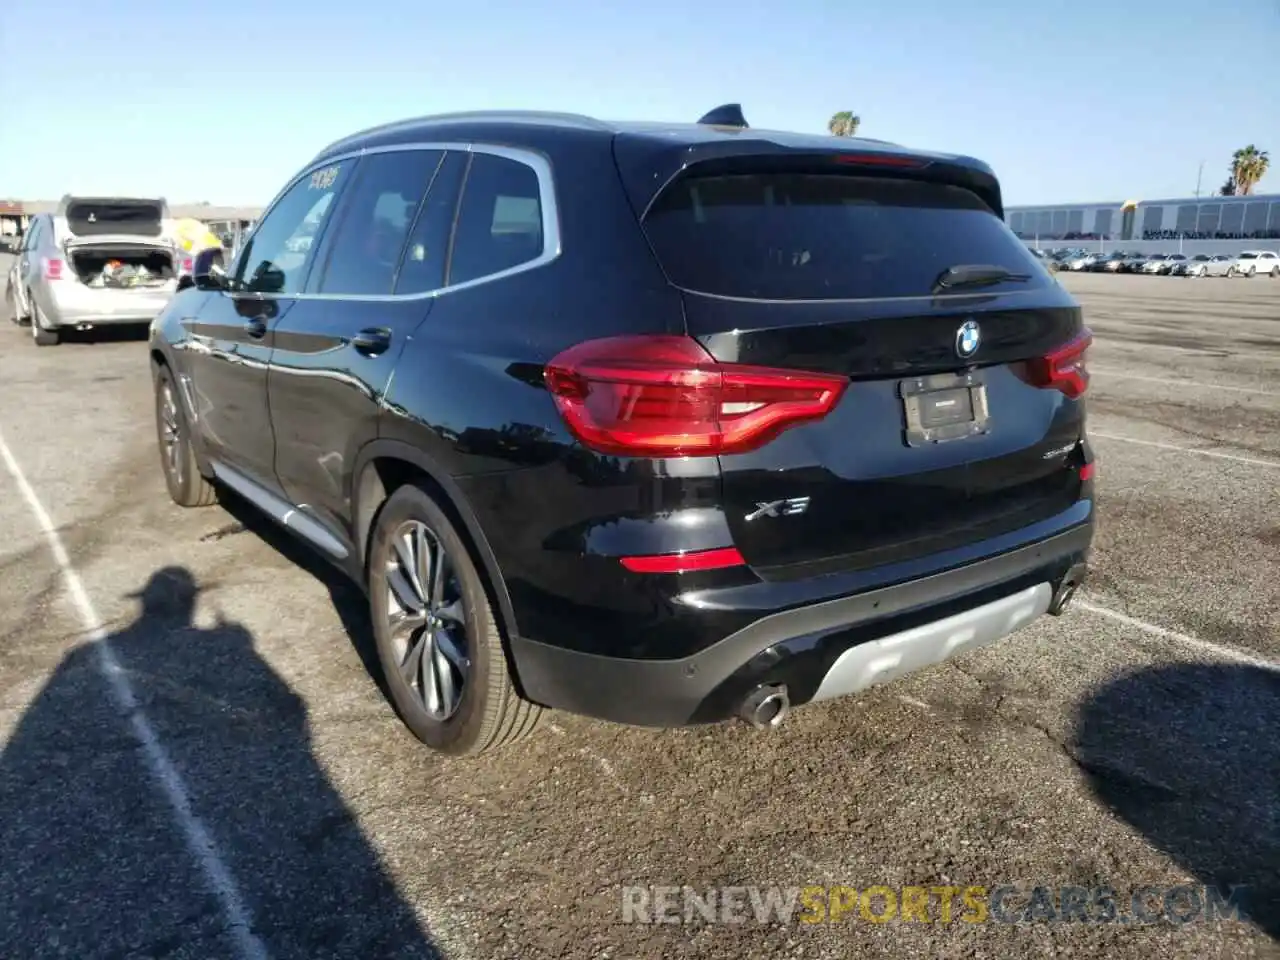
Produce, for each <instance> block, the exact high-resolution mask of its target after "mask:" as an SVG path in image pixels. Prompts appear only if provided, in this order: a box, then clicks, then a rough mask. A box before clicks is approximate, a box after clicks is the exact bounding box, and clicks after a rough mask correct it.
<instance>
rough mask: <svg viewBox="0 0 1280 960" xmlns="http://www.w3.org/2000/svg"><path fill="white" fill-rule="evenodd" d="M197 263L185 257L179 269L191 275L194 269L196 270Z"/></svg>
mask: <svg viewBox="0 0 1280 960" xmlns="http://www.w3.org/2000/svg"><path fill="white" fill-rule="evenodd" d="M195 263H196V262H195V260H193V259H192V258H191V257H183V258H182V265H181V266H180V267H179V269H180V270H181V271H182V272H183V273H190V272H191V271H192V270H193V269H195Z"/></svg>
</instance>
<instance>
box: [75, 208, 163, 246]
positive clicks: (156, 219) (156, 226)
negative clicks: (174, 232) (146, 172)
mask: <svg viewBox="0 0 1280 960" xmlns="http://www.w3.org/2000/svg"><path fill="white" fill-rule="evenodd" d="M161 215H162V213H161V210H160V205H159V204H157V203H155V202H154V201H151V200H88V199H86V200H72V201H71V202H70V203H68V204H67V212H66V217H67V229H69V230H70V231H71V232H72V233H74V234H75V235H76V236H78V237H92V236H98V235H102V234H108V233H115V234H120V233H125V234H130V235H133V236H139V237H158V236H159V235H160V218H161Z"/></svg>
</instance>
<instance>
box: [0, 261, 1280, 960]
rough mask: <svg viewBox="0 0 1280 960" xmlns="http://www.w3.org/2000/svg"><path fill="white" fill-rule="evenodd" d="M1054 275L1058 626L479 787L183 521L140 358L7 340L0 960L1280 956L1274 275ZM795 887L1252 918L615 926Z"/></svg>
mask: <svg viewBox="0 0 1280 960" xmlns="http://www.w3.org/2000/svg"><path fill="white" fill-rule="evenodd" d="M7 266H8V264H7V262H6V258H5V257H3V256H0V276H3V273H4V271H5V270H6V269H7ZM1061 279H1062V282H1063V283H1064V284H1066V285H1067V286H1068V287H1069V288H1071V289H1072V290H1073V291H1075V292H1076V293H1077V295H1078V296H1079V298H1080V299H1081V301H1082V303H1083V304H1084V305H1085V307H1086V310H1087V318H1088V322H1089V323H1090V325H1091V326H1092V327H1093V329H1094V331H1095V334H1096V336H1097V342H1096V346H1095V348H1094V351H1093V354H1092V367H1093V370H1094V380H1093V386H1092V389H1091V397H1092V400H1091V406H1090V418H1091V430H1092V435H1093V442H1094V446H1095V450H1096V452H1097V454H1098V457H1099V487H1100V491H1101V492H1100V505H1101V525H1100V529H1099V533H1098V540H1097V543H1096V548H1095V553H1094V558H1093V564H1094V566H1093V579H1092V581H1091V583H1090V585H1089V588H1088V590H1087V592H1086V595H1085V598H1084V600H1083V601H1082V602H1079V603H1077V605H1076V606H1075V607H1074V608H1073V609H1072V611H1071V612H1070V613H1069V614H1068V615H1067V616H1065V617H1063V618H1060V619H1047V618H1046V619H1043V620H1041V621H1040V622H1038V623H1037V624H1035V625H1033V626H1032V627H1031V628H1029V629H1027V630H1026V631H1024V632H1022V633H1019V634H1017V635H1015V637H1013V638H1011V639H1010V640H1009V641H1007V642H1005V643H1003V644H1001V645H998V646H997V647H995V648H994V649H990V650H986V651H982V652H980V653H977V654H974V655H969V656H967V657H964V658H962V659H960V660H958V661H956V662H954V663H951V664H947V665H943V666H939V667H937V668H934V669H932V670H929V671H927V672H924V673H921V674H918V675H916V676H913V677H911V678H909V679H908V680H906V681H903V682H900V683H897V684H894V685H891V686H888V687H883V688H880V689H878V690H877V691H876V692H874V693H872V694H871V695H867V696H863V697H861V698H856V699H845V700H840V701H835V702H830V703H827V704H824V705H820V706H815V707H811V708H805V709H802V710H799V711H797V712H796V713H795V714H794V715H793V716H792V718H791V719H790V720H789V721H788V722H787V724H785V725H784V726H783V728H782V729H781V730H780V731H777V732H776V733H772V734H761V733H758V732H755V731H753V730H751V729H750V728H748V727H746V726H745V725H741V724H733V725H726V726H720V727H711V728H698V729H690V730H675V731H651V730H638V729H631V728H623V727H617V726H610V725H607V724H603V723H598V722H594V721H589V720H585V719H579V718H575V717H571V716H561V715H557V716H555V717H553V719H552V723H551V724H550V725H547V726H544V728H543V730H542V731H541V732H540V733H539V734H538V735H537V736H536V737H535V738H533V739H532V740H530V741H528V742H526V743H524V744H521V745H520V746H518V747H517V748H515V749H513V750H509V751H507V752H503V753H499V754H497V755H494V756H491V757H490V756H486V757H484V758H482V759H480V760H478V761H475V760H473V761H448V760H443V759H440V758H437V757H435V756H432V755H430V754H428V753H427V752H426V751H425V750H424V749H422V748H421V747H419V745H417V744H416V742H415V741H413V740H411V738H410V737H409V735H408V734H407V733H406V732H405V731H404V730H403V729H402V727H401V726H400V724H399V722H398V721H397V720H396V719H395V718H394V716H393V715H392V713H391V711H390V709H389V708H388V706H387V705H386V702H385V700H384V698H383V695H382V693H381V692H380V691H379V688H378V686H377V683H376V681H375V679H374V674H373V673H372V672H371V664H372V662H373V654H372V650H371V641H370V639H369V636H368V630H367V627H366V624H365V622H364V615H363V611H362V606H361V602H360V600H359V598H358V597H357V595H356V593H355V591H354V589H353V588H351V587H349V586H347V585H345V584H344V583H343V582H342V581H340V580H339V579H338V578H337V577H336V575H334V574H332V573H330V572H329V571H328V569H327V568H325V567H324V566H323V565H322V564H321V563H319V562H317V561H314V560H312V559H311V558H310V557H309V555H308V554H307V553H306V552H305V551H304V550H303V549H302V548H300V547H298V546H296V545H295V544H293V543H292V542H291V541H290V540H288V539H287V538H286V537H285V536H284V535H282V534H280V533H279V532H277V531H276V530H274V529H273V528H271V527H270V526H269V525H268V524H266V523H265V522H263V521H259V520H258V519H256V518H255V517H254V516H253V515H252V514H251V513H249V512H248V511H247V510H246V509H243V508H241V507H239V506H237V505H236V504H234V503H228V504H224V505H222V506H216V507H211V508H208V509H205V510H192V511H185V510H181V509H180V508H178V507H175V506H173V505H172V504H171V503H170V501H169V500H168V498H167V496H166V494H165V490H164V483H163V479H162V477H161V473H160V470H159V464H158V457H157V453H156V449H155V439H154V427H153V421H152V395H151V383H150V377H149V374H148V370H147V363H146V357H145V346H144V343H143V342H142V340H141V337H142V333H141V332H139V333H138V334H137V335H136V336H127V335H121V334H112V335H109V336H101V337H85V336H79V337H75V338H71V339H70V340H69V341H68V342H66V343H64V344H63V345H62V346H59V347H57V348H56V349H36V348H35V347H34V346H33V345H32V343H31V338H30V336H29V333H28V331H26V330H25V329H19V328H17V327H13V326H11V325H9V324H7V323H0V385H2V389H3V393H2V394H0V455H2V456H3V464H2V465H3V467H4V469H0V532H2V533H3V538H2V542H0V743H2V744H3V755H2V759H0V956H3V957H5V958H26V957H40V958H47V957H54V956H65V957H75V958H88V957H126V956H128V957H135V956H136V957H192V958H197V957H198V958H210V957H233V958H248V957H253V958H260V957H272V958H284V957H299V958H301V957H307V958H314V957H323V956H342V957H360V958H373V957H409V958H414V957H435V956H445V957H450V958H455V957H456V958H484V960H488V958H506V957H511V958H517V957H518V958H521V960H532V958H541V957H574V958H577V957H582V958H588V957H590V958H597V957H606V956H607V957H612V958H624V957H626V958H631V957H634V958H657V957H698V958H722V957H723V958H731V957H732V958H740V957H747V956H752V957H766V956H767V957H831V958H848V957H854V956H863V957H872V956H886V957H888V956H893V957H898V956H902V957H921V956H937V957H979V956H987V957H1017V956H1077V957H1079V956H1109V957H1135V958H1138V957H1141V958H1150V957H1156V956H1163V957H1188V958H1192V957H1194V958H1210V957H1248V956H1260V957H1261V956H1276V955H1280V951H1277V949H1276V946H1275V944H1276V941H1277V939H1280V905H1278V904H1280V746H1278V745H1277V744H1278V743H1280V740H1278V739H1277V731H1280V282H1278V281H1268V280H1258V279H1255V280H1250V281H1244V280H1235V281H1228V280H1191V281H1189V280H1183V279H1175V278H1156V277H1127V276H1105V275H1091V274H1068V275H1062V278H1061ZM55 543H56V544H57V546H56V547H54V544H55ZM771 884H777V885H781V886H783V887H793V886H805V885H810V884H816V885H831V884H847V885H850V886H856V887H859V888H865V887H867V886H871V885H887V886H889V887H894V888H897V887H901V886H903V885H922V886H938V885H946V886H959V887H965V886H970V885H981V886H986V887H988V888H994V887H998V886H1001V885H1004V884H1019V885H1021V887H1022V888H1023V889H1029V888H1030V887H1031V886H1032V885H1036V884H1039V885H1044V886H1060V885H1079V886H1084V887H1097V886H1110V887H1112V888H1114V889H1115V890H1116V891H1117V900H1118V901H1120V902H1122V904H1124V905H1125V906H1127V904H1128V902H1129V900H1128V897H1129V891H1131V890H1133V889H1135V888H1138V887H1140V886H1143V885H1172V884H1197V885H1199V884H1222V885H1227V884H1244V885H1246V887H1247V890H1246V896H1247V898H1248V899H1247V902H1248V904H1249V909H1250V910H1251V911H1252V916H1253V919H1252V922H1246V921H1232V920H1228V921H1221V922H1213V923H1208V922H1190V923H1185V924H1178V923H1173V922H1169V921H1164V922H1158V923H1132V922H1131V923H1125V922H1119V921H1117V922H1111V923H1080V922H1049V921H1042V922H1029V923H1018V924H1011V923H1002V922H996V921H995V920H991V921H989V922H985V923H964V922H951V923H930V924H924V923H918V922H888V923H872V922H868V921H867V920H865V919H864V918H862V917H861V916H860V915H859V914H858V913H857V912H856V911H854V912H852V913H850V914H849V915H848V917H847V918H846V919H845V921H844V922H842V923H830V924H829V923H823V924H814V925H807V924H801V923H797V922H791V923H776V922H774V923H763V924H762V923H758V922H756V921H755V920H754V919H752V920H748V921H747V922H744V923H739V924H719V923H716V924H712V923H707V922H705V921H698V922H695V923H693V924H690V925H668V924H637V923H624V922H623V914H622V909H621V904H622V901H623V894H622V888H623V887H624V886H630V885H641V886H648V885H689V886H691V887H693V888H695V889H697V890H699V891H705V890H706V889H707V888H710V887H719V886H752V885H754V886H760V887H764V886H767V885H771ZM1121 912H1125V911H1124V910H1123V909H1122V911H1121Z"/></svg>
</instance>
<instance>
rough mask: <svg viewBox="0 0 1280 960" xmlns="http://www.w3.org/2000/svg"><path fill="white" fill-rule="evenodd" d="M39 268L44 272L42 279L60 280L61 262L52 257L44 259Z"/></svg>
mask: <svg viewBox="0 0 1280 960" xmlns="http://www.w3.org/2000/svg"><path fill="white" fill-rule="evenodd" d="M40 266H41V268H42V270H43V271H44V278H45V279H46V280H61V279H62V261H61V260H58V259H56V258H54V257H45V258H44V259H43V260H42V261H41V262H40Z"/></svg>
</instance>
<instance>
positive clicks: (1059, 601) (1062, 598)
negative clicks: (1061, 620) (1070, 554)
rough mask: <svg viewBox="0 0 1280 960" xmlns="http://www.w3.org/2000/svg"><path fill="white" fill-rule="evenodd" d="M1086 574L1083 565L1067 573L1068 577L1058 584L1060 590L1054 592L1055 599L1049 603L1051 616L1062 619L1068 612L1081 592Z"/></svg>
mask: <svg viewBox="0 0 1280 960" xmlns="http://www.w3.org/2000/svg"><path fill="white" fill-rule="evenodd" d="M1085 572H1086V568H1085V566H1084V565H1083V564H1079V565H1077V566H1074V567H1072V568H1071V569H1070V570H1068V571H1067V575H1066V576H1065V577H1063V578H1062V582H1061V583H1060V584H1058V589H1057V590H1055V591H1054V594H1053V599H1052V600H1050V601H1049V613H1050V615H1052V616H1055V617H1060V616H1062V615H1063V613H1065V612H1066V610H1067V607H1068V606H1069V605H1070V603H1071V601H1072V600H1074V599H1075V597H1076V593H1077V592H1078V591H1079V590H1080V584H1082V583H1084V577H1085Z"/></svg>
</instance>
